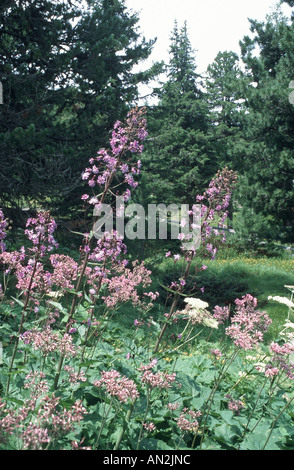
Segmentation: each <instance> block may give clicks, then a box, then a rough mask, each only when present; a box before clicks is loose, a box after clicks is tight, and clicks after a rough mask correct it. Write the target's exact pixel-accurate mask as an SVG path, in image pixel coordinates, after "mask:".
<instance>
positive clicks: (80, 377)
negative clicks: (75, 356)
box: [64, 365, 87, 384]
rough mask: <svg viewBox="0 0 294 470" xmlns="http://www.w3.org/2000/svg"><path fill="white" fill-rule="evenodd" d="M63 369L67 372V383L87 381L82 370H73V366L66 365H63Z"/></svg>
mask: <svg viewBox="0 0 294 470" xmlns="http://www.w3.org/2000/svg"><path fill="white" fill-rule="evenodd" d="M64 370H65V371H66V372H68V374H69V378H68V381H69V383H71V384H76V383H78V382H87V377H86V375H85V372H84V371H83V370H82V371H81V372H75V370H74V368H73V367H71V366H67V365H65V366H64Z"/></svg>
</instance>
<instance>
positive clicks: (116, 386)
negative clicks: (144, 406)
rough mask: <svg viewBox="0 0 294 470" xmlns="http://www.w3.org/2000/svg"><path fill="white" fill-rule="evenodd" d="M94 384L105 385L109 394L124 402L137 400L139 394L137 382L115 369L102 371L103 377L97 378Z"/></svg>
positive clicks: (97, 385)
mask: <svg viewBox="0 0 294 470" xmlns="http://www.w3.org/2000/svg"><path fill="white" fill-rule="evenodd" d="M94 385H95V386H96V387H105V389H106V391H107V393H109V395H111V396H113V397H116V398H117V399H118V400H119V401H120V402H124V403H126V402H127V401H128V400H136V398H137V397H138V396H139V392H138V390H137V387H136V384H135V382H134V381H133V380H131V379H128V378H127V377H125V376H122V375H121V374H120V373H119V372H117V371H116V370H113V369H112V370H110V371H102V372H101V379H100V380H95V381H94Z"/></svg>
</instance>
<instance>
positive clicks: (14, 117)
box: [0, 0, 157, 217]
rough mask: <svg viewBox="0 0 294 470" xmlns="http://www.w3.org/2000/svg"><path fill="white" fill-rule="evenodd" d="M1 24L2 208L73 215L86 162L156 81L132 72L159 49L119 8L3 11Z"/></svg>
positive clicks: (37, 0)
mask: <svg viewBox="0 0 294 470" xmlns="http://www.w3.org/2000/svg"><path fill="white" fill-rule="evenodd" d="M0 15H1V28H0V33H1V41H0V57H1V58H0V79H1V81H2V84H3V97H4V104H3V105H2V106H1V109H0V112H1V114H0V142H1V154H0V175H1V177H0V197H1V206H2V207H3V206H9V205H12V206H15V207H20V206H21V205H22V204H23V203H24V204H25V205H31V206H35V205H36V204H41V205H42V206H47V207H50V209H51V210H52V211H53V212H54V213H56V212H57V211H58V215H59V217H60V216H62V215H64V214H69V215H71V213H70V210H75V211H76V208H77V207H79V205H80V195H81V179H80V175H81V172H82V171H83V170H84V168H85V166H86V165H87V162H88V160H89V158H90V157H91V156H93V155H95V154H96V152H97V150H99V148H100V146H102V145H103V146H104V145H105V142H107V141H108V139H109V132H110V129H111V128H112V126H113V123H114V121H115V120H117V119H123V117H124V115H125V113H126V111H127V110H128V109H129V108H130V106H131V105H132V103H133V101H134V100H135V99H136V97H137V94H138V91H137V84H138V82H144V81H145V82H148V80H149V79H150V78H152V77H153V76H154V73H155V72H156V71H157V66H156V65H155V66H154V67H152V69H149V70H148V71H147V72H146V73H144V74H142V73H141V74H135V73H133V70H132V69H133V66H134V65H135V64H137V63H138V62H140V61H141V60H144V59H146V58H147V57H148V56H149V54H150V52H151V48H152V45H153V41H149V42H147V41H146V40H145V39H144V38H141V37H140V34H139V32H137V21H138V18H137V16H136V15H133V14H130V13H129V12H128V11H127V10H126V7H125V5H124V1H123V0H122V1H118V0H115V1H104V0H99V1H88V2H87V6H86V7H84V8H82V7H81V5H80V4H79V2H72V1H69V0H64V1H62V2H53V1H49V0H33V1H22V2H21V1H17V2H11V3H9V2H6V3H5V4H4V5H2V7H1V10H0ZM74 215H76V214H74Z"/></svg>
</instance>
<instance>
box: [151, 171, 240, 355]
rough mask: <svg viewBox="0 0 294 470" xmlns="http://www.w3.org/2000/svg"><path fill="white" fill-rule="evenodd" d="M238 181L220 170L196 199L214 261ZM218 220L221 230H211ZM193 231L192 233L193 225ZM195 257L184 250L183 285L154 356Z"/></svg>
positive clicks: (203, 238) (204, 244)
mask: <svg viewBox="0 0 294 470" xmlns="http://www.w3.org/2000/svg"><path fill="white" fill-rule="evenodd" d="M236 179H237V175H236V173H235V172H234V171H232V170H229V169H228V168H224V169H223V170H222V171H219V172H218V173H217V174H216V176H215V178H214V179H213V180H212V181H211V183H210V184H209V187H208V189H207V190H206V191H205V192H204V194H203V195H201V196H197V197H196V202H197V203H200V204H201V225H200V234H201V235H200V237H201V246H202V247H204V248H205V250H206V251H207V253H208V254H209V255H210V256H211V258H212V259H214V258H215V256H216V253H217V248H216V247H215V246H213V244H212V243H213V238H214V237H219V236H221V237H222V240H223V241H225V236H224V233H223V230H222V229H223V228H225V221H226V219H227V216H228V207H229V204H230V200H231V195H232V190H233V188H234V185H235V183H236ZM204 202H205V204H204ZM195 208H196V206H195V207H193V209H192V210H191V211H190V216H194V215H195V210H196V209H195ZM216 218H217V223H218V227H219V229H217V230H216V229H213V228H212V225H213V224H212V222H213V221H215V220H216ZM215 223H216V222H215ZM190 228H191V229H192V231H193V229H194V227H193V222H191V223H190ZM195 255H196V251H195V249H191V250H188V251H186V250H185V249H184V248H183V249H182V256H183V257H184V259H185V262H186V267H185V270H184V273H183V276H182V277H181V280H180V282H179V283H178V284H177V286H176V289H175V292H174V298H173V301H172V304H171V307H170V310H169V313H168V316H167V319H166V320H167V321H166V322H165V324H164V325H163V326H162V329H161V331H160V333H159V335H158V338H157V341H156V344H155V347H154V353H156V352H157V351H158V349H159V346H160V343H161V341H162V338H163V336H164V333H165V331H166V329H167V327H168V321H169V320H170V319H171V318H172V316H173V314H174V313H175V311H176V308H177V305H178V302H179V299H180V298H181V296H182V295H183V293H184V291H185V286H186V284H187V280H188V276H189V274H190V269H191V265H192V261H193V259H194V258H195ZM176 256H178V258H177V259H180V256H179V255H176Z"/></svg>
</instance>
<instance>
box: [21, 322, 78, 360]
mask: <svg viewBox="0 0 294 470" xmlns="http://www.w3.org/2000/svg"><path fill="white" fill-rule="evenodd" d="M21 340H22V341H23V342H24V344H31V345H32V347H33V349H35V350H39V351H41V352H42V354H43V355H44V356H47V355H48V354H50V353H54V352H59V353H60V354H62V355H64V356H65V357H72V356H76V354H77V350H76V347H75V346H74V344H73V342H72V337H71V336H70V335H69V334H67V333H65V334H64V335H60V334H59V333H58V332H55V331H53V330H51V328H50V327H49V326H48V327H47V328H45V329H44V330H37V329H36V328H34V329H32V330H29V331H25V332H24V333H23V334H22V335H21Z"/></svg>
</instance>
